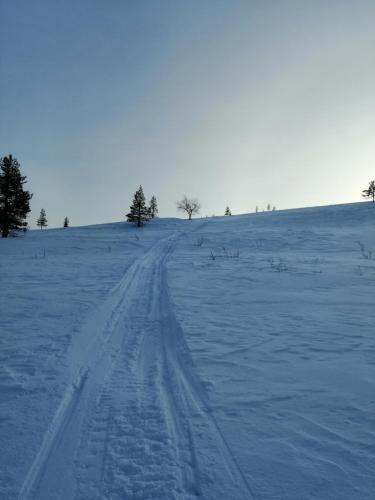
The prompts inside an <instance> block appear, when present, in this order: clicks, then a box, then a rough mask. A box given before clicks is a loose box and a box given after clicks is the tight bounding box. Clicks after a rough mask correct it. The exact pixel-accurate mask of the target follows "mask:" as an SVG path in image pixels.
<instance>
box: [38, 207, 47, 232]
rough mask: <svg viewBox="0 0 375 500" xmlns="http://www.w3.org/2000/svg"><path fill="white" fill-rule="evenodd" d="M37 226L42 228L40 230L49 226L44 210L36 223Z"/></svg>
mask: <svg viewBox="0 0 375 500" xmlns="http://www.w3.org/2000/svg"><path fill="white" fill-rule="evenodd" d="M36 225H37V226H38V227H40V229H43V228H44V227H47V226H48V220H47V216H46V211H45V210H44V208H42V210H41V211H40V214H39V217H38V219H37V221H36Z"/></svg>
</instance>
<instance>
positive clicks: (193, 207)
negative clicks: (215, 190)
mask: <svg viewBox="0 0 375 500" xmlns="http://www.w3.org/2000/svg"><path fill="white" fill-rule="evenodd" d="M200 209H201V204H200V203H199V201H198V200H197V199H196V198H188V197H187V196H184V197H183V198H182V200H181V201H178V202H177V210H180V211H181V212H186V213H187V214H188V216H189V220H191V216H192V215H195V214H199V211H200Z"/></svg>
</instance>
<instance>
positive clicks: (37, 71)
mask: <svg viewBox="0 0 375 500" xmlns="http://www.w3.org/2000/svg"><path fill="white" fill-rule="evenodd" d="M0 19H1V38H0V107H1V108H0V112H1V119H0V146H1V149H0V155H1V156H4V155H6V154H8V153H12V154H13V155H14V156H15V157H16V158H17V159H18V160H19V162H20V163H21V167H22V171H23V172H24V173H25V174H26V175H27V176H28V179H29V182H28V187H29V189H30V190H31V191H32V192H33V193H34V198H33V200H32V209H33V211H32V214H31V217H30V219H31V223H32V225H33V223H34V221H35V219H36V217H37V215H38V213H39V211H40V209H41V208H42V207H44V208H45V209H46V211H47V215H48V218H49V221H50V226H56V225H57V226H59V225H61V224H62V221H63V218H64V216H65V215H68V216H69V217H70V219H71V221H72V224H73V225H79V224H90V223H99V222H107V221H116V220H122V219H123V217H124V214H125V213H126V212H127V210H128V207H129V204H130V202H131V198H132V194H133V193H134V191H135V190H136V189H137V187H138V186H139V184H142V185H143V187H144V191H145V193H146V195H148V196H151V195H152V194H155V195H156V197H157V198H158V201H159V207H160V215H161V216H175V215H177V212H176V209H175V202H176V200H177V199H178V198H180V197H181V196H182V195H183V194H185V193H186V194H187V195H190V196H196V197H198V198H199V199H200V200H201V202H202V205H203V209H202V214H203V215H206V214H208V215H211V214H216V215H219V214H223V212H224V210H225V206H226V205H227V204H229V205H230V207H231V209H232V212H233V213H240V212H252V211H253V210H254V208H255V206H256V205H259V206H260V207H261V208H262V207H264V206H266V204H267V203H271V204H272V205H276V207H277V208H289V207H299V206H308V205H320V204H330V203H341V202H351V201H357V200H360V199H361V198H360V193H361V190H362V189H364V188H365V187H367V182H368V181H369V180H370V179H373V178H374V177H375V28H374V27H375V1H374V0H368V1H363V0H351V1H345V0H295V1H289V0H274V1H273V0H257V1H251V0H246V1H245V0H243V1H240V0H238V1H237V0H225V1H221V0H185V1H182V0H170V1H164V0H147V1H146V0H128V1H126V0H44V1H42V0H32V1H31V0H23V1H20V0H0Z"/></svg>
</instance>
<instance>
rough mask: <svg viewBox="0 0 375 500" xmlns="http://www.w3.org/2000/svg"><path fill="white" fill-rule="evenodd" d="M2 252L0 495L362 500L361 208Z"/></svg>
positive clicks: (366, 259)
mask: <svg viewBox="0 0 375 500" xmlns="http://www.w3.org/2000/svg"><path fill="white" fill-rule="evenodd" d="M371 252H373V253H371ZM0 255H1V260H0V272H1V275H0V279H1V290H2V300H1V305H0V307H1V311H0V313H1V314H0V359H1V364H0V447H1V454H0V498H4V499H13V498H23V499H26V498H34V499H41V500H44V499H45V500H53V499H64V500H68V499H73V498H77V499H94V498H95V499H101V498H102V499H114V500H115V499H132V498H134V499H146V498H154V499H160V500H168V499H193V498H203V499H232V500H235V499H252V498H254V499H262V500H263V499H264V500H269V499H278V500H281V499H282V500H285V499H287V500H289V499H293V500H294V499H295V500H301V499H304V500H305V499H319V500H322V499H324V500H325V499H340V500H345V499H356V500H370V499H373V498H374V491H375V467H374V463H375V426H374V414H375V387H374V380H375V335H374V326H373V325H374V324H375V308H374V293H373V292H374V285H375V207H374V206H373V205H372V204H371V203H358V204H353V205H340V206H332V207H320V208H309V209H300V210H288V211H280V212H272V213H259V214H256V215H242V216H232V217H217V218H209V219H200V220H195V221H191V222H189V221H185V220H178V219H160V220H156V221H153V222H151V223H150V224H148V225H147V226H146V227H144V228H142V229H141V230H138V229H137V228H135V227H133V226H131V225H129V224H126V223H118V224H107V225H98V226H91V227H83V228H68V229H57V230H48V231H31V232H29V233H28V234H27V235H26V236H22V237H19V238H14V239H12V238H10V239H6V240H1V241H0Z"/></svg>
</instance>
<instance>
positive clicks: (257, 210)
mask: <svg viewBox="0 0 375 500" xmlns="http://www.w3.org/2000/svg"><path fill="white" fill-rule="evenodd" d="M258 212H259V207H258V205H257V206H256V207H255V213H256V214H257V213H258Z"/></svg>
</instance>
